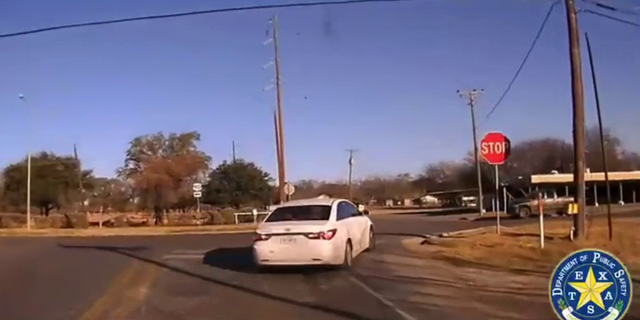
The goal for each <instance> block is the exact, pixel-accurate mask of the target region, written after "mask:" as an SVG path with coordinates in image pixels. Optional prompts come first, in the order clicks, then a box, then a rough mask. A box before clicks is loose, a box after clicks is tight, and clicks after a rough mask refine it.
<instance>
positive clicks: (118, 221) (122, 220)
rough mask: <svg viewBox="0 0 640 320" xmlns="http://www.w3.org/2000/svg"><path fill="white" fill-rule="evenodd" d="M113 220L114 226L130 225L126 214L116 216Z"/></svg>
mask: <svg viewBox="0 0 640 320" xmlns="http://www.w3.org/2000/svg"><path fill="white" fill-rule="evenodd" d="M112 221H113V227H115V228H124V227H128V226H129V223H128V222H127V217H126V215H124V214H120V215H117V216H115V217H114V218H113V219H112Z"/></svg>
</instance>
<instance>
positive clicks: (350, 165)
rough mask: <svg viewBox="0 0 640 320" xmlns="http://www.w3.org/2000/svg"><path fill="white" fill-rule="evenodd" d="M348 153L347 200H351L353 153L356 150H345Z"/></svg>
mask: <svg viewBox="0 0 640 320" xmlns="http://www.w3.org/2000/svg"><path fill="white" fill-rule="evenodd" d="M347 151H348V152H349V200H353V187H352V184H351V176H352V174H353V153H354V152H356V151H357V150H356V149H347Z"/></svg>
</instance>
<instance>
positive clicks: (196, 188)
mask: <svg viewBox="0 0 640 320" xmlns="http://www.w3.org/2000/svg"><path fill="white" fill-rule="evenodd" d="M193 191H195V192H198V191H202V183H199V182H196V183H194V184H193Z"/></svg>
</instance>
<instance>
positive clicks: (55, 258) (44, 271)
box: [0, 216, 513, 320]
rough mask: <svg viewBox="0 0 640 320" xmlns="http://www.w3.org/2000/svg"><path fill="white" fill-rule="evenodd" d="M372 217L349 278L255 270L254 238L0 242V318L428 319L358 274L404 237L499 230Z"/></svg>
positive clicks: (381, 268)
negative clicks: (371, 241) (372, 232)
mask: <svg viewBox="0 0 640 320" xmlns="http://www.w3.org/2000/svg"><path fill="white" fill-rule="evenodd" d="M373 219H374V222H375V223H376V228H377V231H378V234H379V237H378V248H377V250H376V251H375V252H372V253H365V254H363V256H361V257H358V259H356V263H357V264H356V267H355V268H354V271H352V272H344V271H339V270H323V269H293V270H283V271H278V272H275V273H268V274H259V273H255V272H254V269H253V266H252V263H251V251H250V245H251V243H252V241H251V235H250V234H228V235H180V236H156V237H104V238H4V239H0V314H1V318H2V320H24V319H39V320H41V319H42V320H45V319H46V320H67V319H81V320H98V319H100V320H103V319H118V320H124V319H136V320H164V319H189V320H197V319H224V320H233V319H327V320H337V319H354V320H376V319H381V320H394V319H398V320H414V319H427V318H428V315H426V314H409V313H407V312H405V311H403V310H399V309H397V308H396V307H395V306H394V305H393V304H392V303H390V302H389V301H387V300H386V299H385V298H384V297H383V295H380V294H379V291H380V290H376V291H374V290H372V289H371V287H370V286H369V285H368V284H367V283H368V280H367V278H366V277H364V276H362V275H359V274H358V272H357V270H358V267H359V266H360V265H363V266H364V265H366V267H367V268H368V269H369V270H371V269H372V268H373V270H375V271H379V273H380V274H384V273H385V272H387V270H385V268H384V265H380V264H375V265H374V264H373V262H372V260H373V259H372V257H375V255H380V254H384V253H385V252H398V251H399V250H403V249H402V247H401V245H400V240H401V239H403V236H409V235H411V234H425V233H435V232H446V231H453V230H458V229H466V228H474V227H479V226H482V225H487V224H491V223H492V222H491V221H483V222H470V221H446V220H442V219H440V220H438V219H428V218H425V217H423V216H384V217H373ZM507 223H513V222H507Z"/></svg>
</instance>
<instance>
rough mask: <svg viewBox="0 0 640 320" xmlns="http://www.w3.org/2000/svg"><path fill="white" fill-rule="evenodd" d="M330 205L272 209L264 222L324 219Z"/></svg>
mask: <svg viewBox="0 0 640 320" xmlns="http://www.w3.org/2000/svg"><path fill="white" fill-rule="evenodd" d="M330 214H331V206H326V205H322V206H320V205H318V206H294V207H282V208H278V209H276V210H274V211H273V212H272V213H271V214H270V215H269V217H267V219H266V220H265V222H281V221H326V220H329V215H330Z"/></svg>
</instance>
